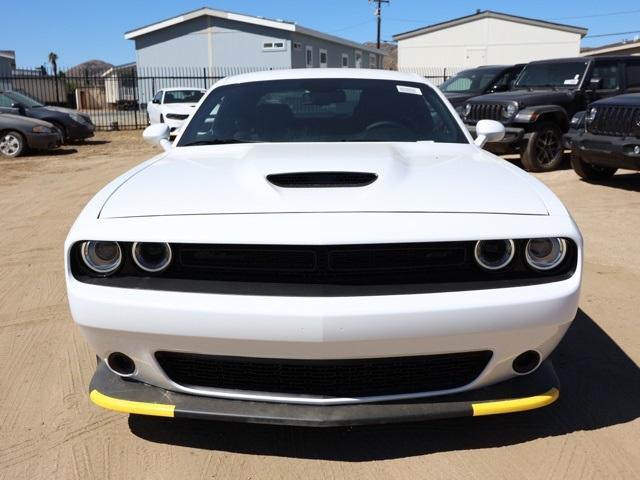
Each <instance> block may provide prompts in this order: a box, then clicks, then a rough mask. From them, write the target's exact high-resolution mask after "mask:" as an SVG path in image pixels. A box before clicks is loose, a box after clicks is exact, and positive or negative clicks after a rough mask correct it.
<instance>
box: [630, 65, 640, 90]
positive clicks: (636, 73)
mask: <svg viewBox="0 0 640 480" xmlns="http://www.w3.org/2000/svg"><path fill="white" fill-rule="evenodd" d="M627 88H628V89H629V90H633V91H634V92H640V63H630V64H627Z"/></svg>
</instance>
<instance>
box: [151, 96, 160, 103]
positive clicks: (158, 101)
mask: <svg viewBox="0 0 640 480" xmlns="http://www.w3.org/2000/svg"><path fill="white" fill-rule="evenodd" d="M151 103H155V104H156V105H159V104H160V100H158V99H156V98H154V99H153V100H151Z"/></svg>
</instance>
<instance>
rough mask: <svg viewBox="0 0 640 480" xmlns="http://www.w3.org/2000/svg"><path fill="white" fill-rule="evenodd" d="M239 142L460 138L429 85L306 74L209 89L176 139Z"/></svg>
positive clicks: (186, 142)
mask: <svg viewBox="0 0 640 480" xmlns="http://www.w3.org/2000/svg"><path fill="white" fill-rule="evenodd" d="M230 140H231V141H244V142H351V141H369V142H386V141H397V142H415V141H421V140H432V141H435V142H449V143H466V142H467V139H466V137H465V136H464V134H463V133H462V130H461V129H460V127H459V126H458V124H457V122H456V121H455V119H454V117H453V115H452V114H451V113H450V111H449V110H448V109H447V107H446V106H445V105H444V103H443V102H442V101H441V100H440V98H439V97H438V95H437V94H436V92H434V91H433V90H432V89H431V88H430V87H428V86H426V85H423V84H419V83H407V82H394V81H383V80H361V79H306V80H279V81H267V82H254V83H244V84H237V85H227V86H223V87H220V88H218V89H215V90H214V91H213V92H212V93H211V94H210V95H209V96H208V97H207V99H206V100H205V101H204V103H203V104H202V105H201V107H200V108H199V109H198V111H197V112H196V114H195V116H194V118H193V120H192V121H191V122H190V123H189V124H188V125H187V127H186V130H185V132H184V135H183V136H182V138H181V140H180V143H179V145H180V146H185V145H189V144H206V143H219V142H221V141H230Z"/></svg>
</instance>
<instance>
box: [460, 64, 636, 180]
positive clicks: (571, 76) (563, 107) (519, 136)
mask: <svg viewBox="0 0 640 480" xmlns="http://www.w3.org/2000/svg"><path fill="white" fill-rule="evenodd" d="M638 69H640V57H634V56H615V57H593V58H589V57H579V58H563V59H556V60H545V61H538V62H531V63H529V64H528V65H527V66H526V67H525V68H524V70H523V71H522V73H521V74H520V76H519V77H518V79H517V80H516V83H515V85H514V90H513V91H511V92H503V93H493V94H489V95H483V96H480V97H475V98H472V99H471V100H469V101H468V102H467V103H466V104H465V106H464V108H463V110H462V115H463V118H464V120H465V123H466V124H467V125H468V127H469V129H470V131H471V132H472V133H473V131H474V127H475V125H476V123H477V122H478V120H480V119H483V118H491V119H493V120H499V121H501V122H502V123H503V124H504V125H506V127H507V128H506V135H505V138H504V139H503V140H502V141H501V142H500V143H494V144H491V145H488V148H489V149H490V150H491V151H493V152H495V153H516V152H519V153H520V157H521V160H522V164H523V166H524V167H525V168H526V169H527V170H530V171H534V172H539V171H549V170H555V169H557V168H558V167H559V166H560V165H561V164H562V161H563V153H564V148H563V147H564V146H563V143H562V135H563V133H565V132H567V131H568V129H569V121H570V119H571V118H572V117H573V115H574V114H575V113H577V112H579V111H581V110H585V109H586V107H587V105H588V104H589V103H591V102H593V101H595V100H598V99H600V98H606V97H610V96H614V95H619V94H621V93H623V92H625V91H627V89H629V88H638V87H639V85H637V84H635V87H634V84H633V83H630V82H639V81H638V77H640V75H639V74H638V73H637V72H638ZM634 72H636V73H634Z"/></svg>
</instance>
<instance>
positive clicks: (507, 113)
mask: <svg viewBox="0 0 640 480" xmlns="http://www.w3.org/2000/svg"><path fill="white" fill-rule="evenodd" d="M516 113H518V106H517V105H515V104H513V103H510V104H509V105H507V106H506V107H505V108H503V109H502V116H503V117H504V118H512V117H515V116H516Z"/></svg>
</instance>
